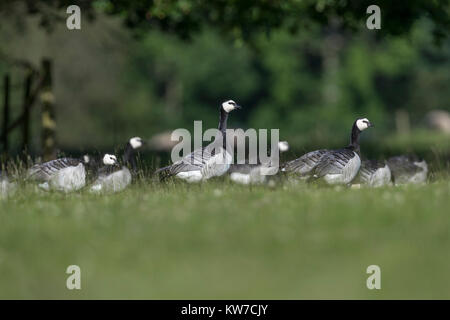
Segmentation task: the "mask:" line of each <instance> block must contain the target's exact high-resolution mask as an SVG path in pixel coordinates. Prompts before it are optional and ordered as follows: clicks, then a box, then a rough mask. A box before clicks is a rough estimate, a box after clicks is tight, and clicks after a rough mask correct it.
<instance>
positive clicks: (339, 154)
mask: <svg viewBox="0 0 450 320" xmlns="http://www.w3.org/2000/svg"><path fill="white" fill-rule="evenodd" d="M354 157H356V154H355V152H354V151H352V150H350V149H339V150H331V151H328V152H327V153H326V154H325V155H323V156H322V158H321V159H320V161H319V163H318V164H317V166H316V167H315V168H314V170H313V173H314V177H315V178H320V177H323V176H325V175H327V174H340V173H342V172H343V170H344V168H345V167H346V165H347V164H348V163H349V161H350V160H351V159H353V158H354Z"/></svg>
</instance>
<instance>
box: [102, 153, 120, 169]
mask: <svg viewBox="0 0 450 320" xmlns="http://www.w3.org/2000/svg"><path fill="white" fill-rule="evenodd" d="M103 164H104V165H105V166H112V165H115V164H117V158H116V156H114V155H112V154H105V156H104V157H103Z"/></svg>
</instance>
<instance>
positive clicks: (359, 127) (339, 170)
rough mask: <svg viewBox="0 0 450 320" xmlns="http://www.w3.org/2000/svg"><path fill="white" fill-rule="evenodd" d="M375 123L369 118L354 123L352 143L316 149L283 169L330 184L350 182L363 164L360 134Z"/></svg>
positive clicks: (287, 164) (301, 176)
mask: <svg viewBox="0 0 450 320" xmlns="http://www.w3.org/2000/svg"><path fill="white" fill-rule="evenodd" d="M372 126H373V125H372V124H371V123H370V121H369V120H368V119H367V118H359V119H356V121H355V122H354V123H353V126H352V132H351V137H350V144H349V145H348V146H347V147H345V148H342V149H337V150H327V149H322V150H316V151H312V152H309V153H307V154H305V155H303V156H301V157H300V158H298V159H296V160H292V161H290V162H288V163H286V164H285V165H284V167H283V168H282V171H285V172H287V173H295V174H297V175H298V176H299V177H300V178H307V179H312V180H316V179H323V180H324V181H325V182H327V183H328V184H348V183H350V182H351V181H352V180H353V179H354V178H355V176H356V174H357V173H358V170H359V168H360V166H361V158H360V148H359V136H360V134H361V132H362V131H364V130H366V129H367V128H369V127H372Z"/></svg>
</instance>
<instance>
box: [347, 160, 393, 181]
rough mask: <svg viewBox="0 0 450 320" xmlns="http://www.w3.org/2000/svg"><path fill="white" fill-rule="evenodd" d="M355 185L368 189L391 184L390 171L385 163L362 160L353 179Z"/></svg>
mask: <svg viewBox="0 0 450 320" xmlns="http://www.w3.org/2000/svg"><path fill="white" fill-rule="evenodd" d="M355 182H356V183H360V184H364V185H367V186H369V187H381V186H386V185H389V184H391V169H390V168H389V166H388V165H387V163H386V162H385V161H377V160H364V161H362V162H361V168H360V169H359V172H358V175H357V176H356V178H355Z"/></svg>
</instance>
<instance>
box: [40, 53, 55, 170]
mask: <svg viewBox="0 0 450 320" xmlns="http://www.w3.org/2000/svg"><path fill="white" fill-rule="evenodd" d="M51 71H52V62H51V61H50V59H44V60H42V72H43V81H44V82H43V87H42V91H41V103H42V118H41V121H42V151H43V159H44V161H49V160H52V159H55V158H56V122H55V97H54V95H53V91H52V74H51Z"/></svg>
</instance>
